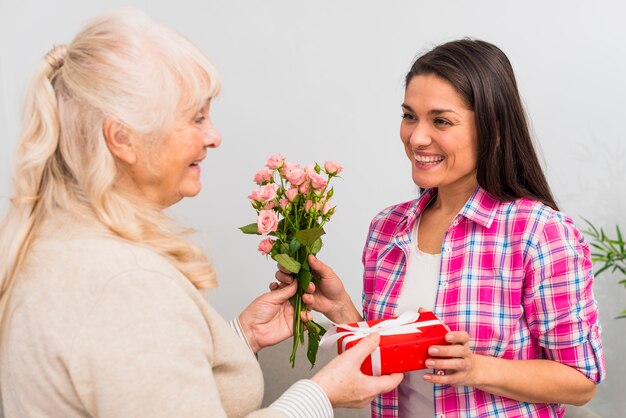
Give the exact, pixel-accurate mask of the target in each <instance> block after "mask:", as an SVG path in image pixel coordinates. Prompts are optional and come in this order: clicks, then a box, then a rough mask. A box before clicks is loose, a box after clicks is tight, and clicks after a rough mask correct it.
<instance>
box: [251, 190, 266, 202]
mask: <svg viewBox="0 0 626 418" xmlns="http://www.w3.org/2000/svg"><path fill="white" fill-rule="evenodd" d="M248 199H250V200H252V201H253V202H259V201H261V200H263V199H261V196H260V195H259V190H253V191H252V193H250V194H249V195H248Z"/></svg>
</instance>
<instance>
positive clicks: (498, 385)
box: [424, 332, 596, 405]
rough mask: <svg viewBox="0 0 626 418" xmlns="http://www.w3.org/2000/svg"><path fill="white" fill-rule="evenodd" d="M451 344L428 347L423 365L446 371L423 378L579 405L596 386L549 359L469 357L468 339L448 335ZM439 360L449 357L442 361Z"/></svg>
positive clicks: (522, 399) (534, 400)
mask: <svg viewBox="0 0 626 418" xmlns="http://www.w3.org/2000/svg"><path fill="white" fill-rule="evenodd" d="M446 340H447V341H448V342H450V343H453V345H450V346H437V347H431V349H430V351H429V354H430V355H431V356H432V357H431V359H429V360H427V362H426V366H427V367H429V368H433V369H440V370H446V371H447V374H446V375H444V376H439V375H436V374H427V375H425V376H424V379H425V380H427V381H429V382H432V383H437V384H447V385H452V386H473V387H475V388H477V389H480V390H483V391H485V392H488V393H493V394H494V395H500V396H505V397H507V398H511V399H515V400H517V401H520V402H531V403H566V404H572V405H583V404H585V403H587V402H589V401H590V400H591V398H592V397H593V395H594V394H595V391H596V384H595V383H594V382H592V381H590V380H589V379H587V377H585V376H584V375H583V374H582V373H580V372H579V371H578V370H576V369H575V368H573V367H569V366H566V365H564V364H561V363H559V362H556V361H552V360H505V359H501V358H496V357H490V356H482V355H478V354H472V353H471V352H470V349H469V336H468V335H467V333H465V332H451V333H449V334H448V335H447V336H446ZM443 357H449V359H444V358H443Z"/></svg>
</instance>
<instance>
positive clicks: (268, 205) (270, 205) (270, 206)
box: [263, 200, 278, 210]
mask: <svg viewBox="0 0 626 418" xmlns="http://www.w3.org/2000/svg"><path fill="white" fill-rule="evenodd" d="M276 206H278V203H276V201H275V200H272V201H271V202H267V203H266V204H264V205H263V209H265V210H270V209H274V208H275V207H276Z"/></svg>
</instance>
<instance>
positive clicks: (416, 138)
mask: <svg viewBox="0 0 626 418" xmlns="http://www.w3.org/2000/svg"><path fill="white" fill-rule="evenodd" d="M432 142H433V140H432V137H431V135H430V131H429V129H428V126H427V125H426V124H425V123H416V124H415V127H414V129H413V131H412V132H411V136H410V137H409V144H410V145H411V148H414V149H423V148H426V147H427V146H428V145H430V144H431V143H432Z"/></svg>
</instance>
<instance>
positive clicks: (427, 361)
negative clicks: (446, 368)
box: [426, 360, 435, 367]
mask: <svg viewBox="0 0 626 418" xmlns="http://www.w3.org/2000/svg"><path fill="white" fill-rule="evenodd" d="M426 365H427V366H428V367H434V366H435V361H434V360H426Z"/></svg>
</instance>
